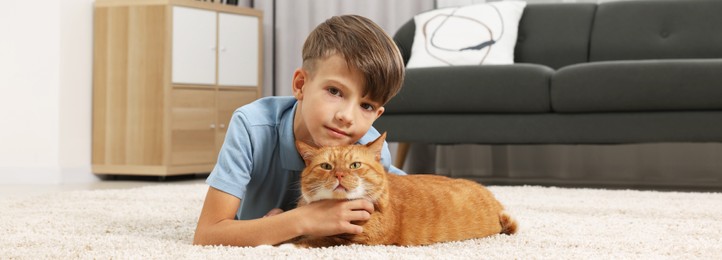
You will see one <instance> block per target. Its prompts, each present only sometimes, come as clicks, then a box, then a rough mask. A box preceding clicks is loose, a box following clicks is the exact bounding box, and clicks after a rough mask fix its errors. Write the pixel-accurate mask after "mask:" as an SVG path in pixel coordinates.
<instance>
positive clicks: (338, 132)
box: [326, 127, 348, 137]
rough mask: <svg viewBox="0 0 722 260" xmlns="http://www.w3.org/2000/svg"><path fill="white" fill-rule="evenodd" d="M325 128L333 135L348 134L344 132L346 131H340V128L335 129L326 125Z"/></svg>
mask: <svg viewBox="0 0 722 260" xmlns="http://www.w3.org/2000/svg"><path fill="white" fill-rule="evenodd" d="M326 129H327V130H328V131H329V132H330V133H331V135H332V136H334V137H347V136H348V133H346V132H344V131H342V130H340V129H336V128H332V127H326Z"/></svg>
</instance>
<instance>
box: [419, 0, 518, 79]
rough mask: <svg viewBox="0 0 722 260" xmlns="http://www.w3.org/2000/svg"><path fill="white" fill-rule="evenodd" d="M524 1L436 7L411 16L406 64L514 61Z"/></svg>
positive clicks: (462, 63)
mask: <svg viewBox="0 0 722 260" xmlns="http://www.w3.org/2000/svg"><path fill="white" fill-rule="evenodd" d="M524 7H526V2H523V1H503V2H492V3H484V4H476V5H468V6H461V7H453V8H444V9H437V10H433V11H429V12H425V13H421V14H418V15H416V16H414V23H415V24H416V33H415V35H414V44H413V46H412V47H411V58H410V59H409V62H408V64H407V65H406V67H407V68H416V67H435V66H454V65H488V64H513V63H514V47H515V46H516V37H517V32H518V31H519V19H521V15H522V13H523V12H524Z"/></svg>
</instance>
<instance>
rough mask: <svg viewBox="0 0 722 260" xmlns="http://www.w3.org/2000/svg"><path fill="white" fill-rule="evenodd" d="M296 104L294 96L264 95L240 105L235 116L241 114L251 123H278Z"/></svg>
mask: <svg viewBox="0 0 722 260" xmlns="http://www.w3.org/2000/svg"><path fill="white" fill-rule="evenodd" d="M295 104H296V98H295V97H293V96H272V97H263V98H259V99H257V100H256V101H253V102H251V103H249V104H247V105H244V106H242V107H239V108H238V109H236V111H235V112H234V114H235V115H234V116H238V115H239V114H241V115H242V117H243V118H244V119H245V121H246V122H247V123H249V124H251V125H268V124H278V123H279V122H280V121H281V118H282V117H283V115H284V114H285V113H286V111H288V110H290V109H293V106H294V105H295Z"/></svg>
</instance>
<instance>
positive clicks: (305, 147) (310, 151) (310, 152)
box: [296, 141, 318, 166]
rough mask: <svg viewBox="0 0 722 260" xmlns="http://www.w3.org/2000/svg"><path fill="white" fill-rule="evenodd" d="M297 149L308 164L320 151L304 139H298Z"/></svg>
mask: <svg viewBox="0 0 722 260" xmlns="http://www.w3.org/2000/svg"><path fill="white" fill-rule="evenodd" d="M296 149H297V150H298V154H300V155H301V158H303V161H304V162H305V163H306V166H308V164H310V163H311V158H313V156H315V155H316V153H317V152H318V149H317V148H316V147H313V146H311V145H309V144H307V143H304V142H302V141H296Z"/></svg>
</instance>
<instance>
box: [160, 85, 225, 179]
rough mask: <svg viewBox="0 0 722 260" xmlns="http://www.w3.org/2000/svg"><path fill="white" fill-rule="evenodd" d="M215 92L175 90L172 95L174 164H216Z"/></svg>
mask: <svg viewBox="0 0 722 260" xmlns="http://www.w3.org/2000/svg"><path fill="white" fill-rule="evenodd" d="M216 128H217V127H216V92H215V90H213V89H207V90H206V89H173V91H172V95H171V153H170V157H171V164H172V165H191V164H213V163H215V161H216V158H217V155H218V154H217V153H216V136H215V135H216Z"/></svg>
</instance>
